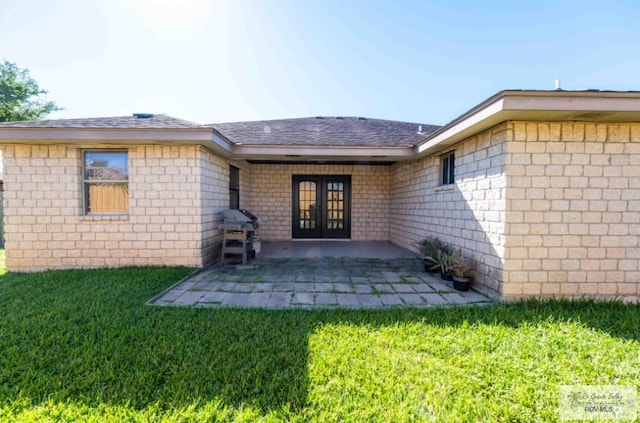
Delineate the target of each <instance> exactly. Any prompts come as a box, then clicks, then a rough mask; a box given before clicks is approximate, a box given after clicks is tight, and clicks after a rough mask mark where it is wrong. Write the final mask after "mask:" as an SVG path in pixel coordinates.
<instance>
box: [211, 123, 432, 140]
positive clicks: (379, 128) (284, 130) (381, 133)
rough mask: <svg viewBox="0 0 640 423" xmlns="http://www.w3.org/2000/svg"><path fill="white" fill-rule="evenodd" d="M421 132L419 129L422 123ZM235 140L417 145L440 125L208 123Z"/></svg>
mask: <svg viewBox="0 0 640 423" xmlns="http://www.w3.org/2000/svg"><path fill="white" fill-rule="evenodd" d="M420 125H421V126H422V133H418V129H419V126H420ZM208 126H210V127H212V128H214V129H216V130H217V131H218V132H220V133H221V134H223V135H224V136H225V137H227V138H228V139H229V140H230V141H231V142H233V143H236V144H238V143H241V144H245V145H317V146H330V145H331V146H372V147H396V146H407V145H412V146H413V145H415V144H417V143H418V142H419V141H420V140H422V139H423V138H424V137H425V136H426V135H428V134H430V133H431V132H433V131H435V130H437V129H438V128H439V126H436V125H428V124H418V123H410V122H398V121H393V120H382V119H369V118H359V117H308V118H298V119H280V120H265V121H254V122H236V123H216V124H212V125H208Z"/></svg>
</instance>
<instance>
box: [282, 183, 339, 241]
mask: <svg viewBox="0 0 640 423" xmlns="http://www.w3.org/2000/svg"><path fill="white" fill-rule="evenodd" d="M292 192H293V227H292V235H293V238H350V237H351V176H349V175H293V189H292Z"/></svg>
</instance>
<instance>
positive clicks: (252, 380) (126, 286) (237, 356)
mask: <svg viewBox="0 0 640 423" xmlns="http://www.w3.org/2000/svg"><path fill="white" fill-rule="evenodd" d="M191 270H192V269H188V268H127V269H117V270H84V271H79V270H70V271H50V272H43V273H37V274H21V273H11V272H9V273H6V274H4V275H2V276H0V316H3V317H2V318H0V420H1V421H9V422H11V421H47V422H48V421H114V422H116V421H118V422H119V421H142V422H147V421H154V422H155V421H167V422H183V421H267V422H270V421H305V422H306V421H318V422H325V421H329V422H330V421H353V422H364V421H393V422H402V421H430V420H433V421H487V422H489V421H491V422H494V421H504V422H507V421H508V422H518V421H521V422H533V421H556V420H558V410H557V408H558V387H559V385H562V384H620V385H635V386H639V385H640V331H639V329H638V328H639V322H640V307H638V306H631V305H622V304H615V303H596V302H564V301H556V302H525V303H520V304H514V305H500V306H492V307H479V308H449V309H437V310H417V309H396V310H367V311H365V310H316V311H303V310H272V311H270V310H239V309H196V308H160V307H150V306H146V305H145V304H144V303H145V301H146V300H148V299H149V298H151V297H152V296H153V295H155V294H157V293H158V292H160V291H162V290H163V289H165V288H167V287H168V286H170V285H171V284H172V283H174V282H176V281H177V280H179V279H180V278H181V277H183V276H185V275H187V274H188V273H189V272H191Z"/></svg>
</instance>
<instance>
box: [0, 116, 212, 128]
mask: <svg viewBox="0 0 640 423" xmlns="http://www.w3.org/2000/svg"><path fill="white" fill-rule="evenodd" d="M147 116H150V117H143V118H140V117H136V116H135V115H133V116H117V117H99V118H81V119H52V120H31V121H21V122H2V123H0V128H3V127H5V128H6V127H10V128H96V129H97V128H104V129H145V128H146V129H185V128H203V126H202V125H200V124H198V123H195V122H190V121H188V120H184V119H178V118H175V117H173V116H169V115H165V114H159V115H147Z"/></svg>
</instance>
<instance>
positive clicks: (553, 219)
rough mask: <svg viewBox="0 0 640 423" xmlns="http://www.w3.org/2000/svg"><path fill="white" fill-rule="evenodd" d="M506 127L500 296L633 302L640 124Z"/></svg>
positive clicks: (637, 285)
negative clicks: (624, 299)
mask: <svg viewBox="0 0 640 423" xmlns="http://www.w3.org/2000/svg"><path fill="white" fill-rule="evenodd" d="M509 128H510V129H512V131H513V140H512V141H510V142H509V143H508V144H507V151H506V152H507V155H506V163H507V175H508V176H507V186H508V188H507V209H508V212H507V215H506V222H507V224H506V227H505V234H506V244H505V246H506V250H505V272H504V286H503V291H502V294H503V298H504V299H507V300H509V299H517V298H520V297H529V296H569V297H580V296H589V297H594V296H597V297H611V296H620V297H627V298H633V297H634V296H635V297H636V298H637V296H640V243H639V240H640V125H639V124H632V125H628V124H593V123H525V122H513V123H509Z"/></svg>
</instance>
